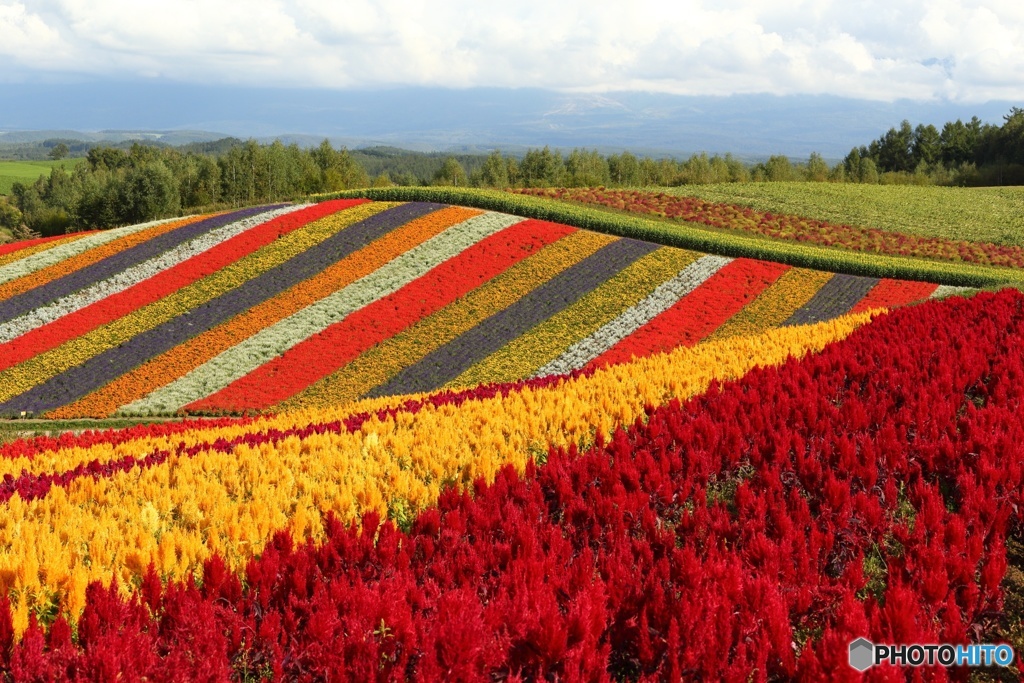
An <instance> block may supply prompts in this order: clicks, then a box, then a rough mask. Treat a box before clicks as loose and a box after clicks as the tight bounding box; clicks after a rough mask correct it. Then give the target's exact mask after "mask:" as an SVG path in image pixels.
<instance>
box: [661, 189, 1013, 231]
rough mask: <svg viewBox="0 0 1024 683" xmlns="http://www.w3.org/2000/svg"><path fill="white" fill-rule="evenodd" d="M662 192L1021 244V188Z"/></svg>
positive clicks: (862, 223) (870, 224)
mask: <svg viewBox="0 0 1024 683" xmlns="http://www.w3.org/2000/svg"><path fill="white" fill-rule="evenodd" d="M662 191H663V192H666V193H668V194H673V195H679V196H688V197H700V198H701V199H704V200H707V201H714V202H727V203H731V204H741V205H743V206H749V207H751V208H754V209H759V210H761V211H772V212H775V213H787V214H794V215H797V216H804V217H806V218H816V219H818V220H824V221H829V222H832V223H846V224H848V225H856V226H863V227H871V228H879V229H882V230H889V231H892V232H901V233H905V234H911V235H920V236H924V237H946V238H950V239H963V240H971V241H975V242H993V243H996V244H1013V245H1017V246H1024V187H935V186H927V187H920V186H914V185H860V184H854V183H723V184H718V185H686V186H683V187H672V188H662Z"/></svg>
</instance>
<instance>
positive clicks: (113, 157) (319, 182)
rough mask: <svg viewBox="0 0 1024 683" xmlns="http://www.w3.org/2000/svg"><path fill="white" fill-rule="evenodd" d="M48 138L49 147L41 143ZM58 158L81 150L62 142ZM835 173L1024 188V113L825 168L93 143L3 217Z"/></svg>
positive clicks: (1, 221) (814, 164) (901, 133)
mask: <svg viewBox="0 0 1024 683" xmlns="http://www.w3.org/2000/svg"><path fill="white" fill-rule="evenodd" d="M44 144H45V143H44ZM50 148H52V149H51V156H52V158H59V157H61V156H63V155H64V154H66V153H68V152H70V153H72V154H74V153H75V152H76V151H77V149H76V148H74V147H72V146H71V145H69V144H67V143H65V141H54V142H53V144H51V145H50ZM799 180H803V181H831V182H861V183H879V182H882V183H918V184H959V185H1001V184H1024V109H1020V108H1016V107H1014V108H1013V109H1012V110H1011V112H1010V113H1009V114H1008V115H1007V116H1005V117H1004V123H1003V124H1002V125H999V126H996V125H992V124H983V123H981V121H979V120H978V118H977V117H975V118H972V119H971V120H970V121H969V122H967V123H964V122H963V121H961V120H959V119H958V120H957V121H954V122H948V123H946V124H945V125H944V126H943V127H942V129H941V130H939V129H938V128H936V127H935V126H933V125H918V126H916V127H912V126H911V124H910V123H909V122H908V121H903V122H902V123H901V124H900V126H899V127H898V128H895V127H894V128H891V129H890V130H889V131H888V132H886V133H885V134H884V135H882V136H881V137H879V138H878V139H877V140H873V141H872V142H870V143H869V144H867V145H862V146H860V147H856V148H854V149H852V150H851V151H850V153H849V154H848V155H847V156H846V158H845V159H843V160H842V161H841V162H839V163H837V164H835V165H833V166H830V165H829V164H828V163H827V162H826V160H825V159H824V158H823V157H822V156H821V155H820V154H818V153H816V152H815V153H812V154H811V155H810V157H809V158H808V159H807V160H806V162H797V163H794V162H793V161H792V160H791V159H790V158H789V157H786V156H784V155H775V156H772V157H769V158H768V159H767V160H765V161H763V162H760V163H756V164H748V163H744V162H743V161H741V160H739V159H737V158H736V157H734V156H732V155H730V154H726V155H724V156H720V155H708V154H706V153H701V154H694V155H692V156H690V157H689V158H688V159H672V158H661V159H654V158H651V157H638V156H636V155H634V154H632V153H630V152H628V151H627V152H622V153H618V154H608V155H602V154H600V153H598V152H597V151H596V150H586V149H573V150H572V151H570V152H569V153H568V154H565V155H563V154H562V152H560V151H559V150H552V149H551V148H550V147H544V148H542V149H529V150H527V151H526V153H525V154H523V155H522V156H514V155H506V154H503V153H502V152H500V151H497V150H496V151H494V152H491V153H490V154H488V155H483V154H461V155H450V154H438V153H430V154H424V153H416V152H409V151H406V150H398V149H394V148H387V147H379V148H370V149H362V150H353V151H349V150H347V149H344V148H342V149H335V148H334V147H333V146H332V145H331V143H330V142H329V141H328V140H324V141H323V142H322V143H321V144H320V145H319V146H317V147H313V148H300V147H299V146H298V145H295V144H291V145H285V144H283V143H281V142H280V141H275V142H273V143H271V144H260V143H258V142H256V141H255V140H248V141H242V140H238V139H235V138H225V139H223V140H218V141H214V142H207V143H192V144H188V145H183V146H180V147H168V146H166V145H164V146H160V145H148V144H139V143H133V144H131V145H130V146H125V145H117V146H95V147H91V148H89V149H88V151H87V153H86V163H83V164H80V165H78V166H76V167H75V168H74V170H72V171H67V170H66V169H64V168H63V167H60V166H57V167H54V168H53V169H52V171H51V172H50V174H49V176H41V177H40V178H39V179H38V180H37V181H36V182H35V183H31V184H24V183H17V184H15V185H14V188H13V191H12V196H11V198H10V201H7V202H4V201H0V227H6V228H8V229H10V230H12V231H14V232H15V234H16V235H18V236H26V235H31V234H36V233H38V234H42V235H56V234H61V233H64V232H66V231H69V230H84V229H95V228H105V227H111V226H115V225H128V224H132V223H139V222H143V221H147V220H152V219H154V218H161V217H168V216H174V215H179V214H181V213H185V212H188V213H196V212H200V211H206V210H214V209H217V208H228V207H237V206H243V205H252V204H259V203H267V202H275V201H282V200H291V199H296V198H300V197H305V196H308V195H311V194H316V193H320V192H333V191H337V190H344V189H350V188H354V187H366V186H389V185H428V184H437V185H454V186H462V187H466V186H472V187H494V188H505V187H591V186H608V187H638V186H677V185H689V184H704V183H727V182H746V181H799Z"/></svg>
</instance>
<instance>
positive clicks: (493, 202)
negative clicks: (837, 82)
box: [314, 187, 1024, 287]
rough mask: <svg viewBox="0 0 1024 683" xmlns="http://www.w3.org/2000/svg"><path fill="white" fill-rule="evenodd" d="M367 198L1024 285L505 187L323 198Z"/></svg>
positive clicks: (713, 249) (812, 261)
mask: <svg viewBox="0 0 1024 683" xmlns="http://www.w3.org/2000/svg"><path fill="white" fill-rule="evenodd" d="M342 197H347V198H351V197H365V198H367V199H374V200H377V201H402V202H413V201H416V202H441V203H444V204H457V205H460V206H472V207H475V208H480V209H487V210H490V211H501V212H503V213H510V214H515V215H517V216H523V217H526V218H536V219H540V220H546V221H553V222H557V223H565V224H566V225H572V226H575V227H577V228H585V229H587V230H594V231H597V232H603V233H607V234H609V235H618V236H621V237H632V238H635V239H640V240H646V241H649V242H656V243H658V244H665V245H668V246H672V247H680V248H683V249H691V250H693V251H700V252H704V253H709V254H721V255H723V256H733V257H747V258H756V259H762V260H765V261H777V262H780V263H786V264H788V265H792V266H800V267H804V268H815V269H818V270H827V271H831V272H837V273H848V274H850V275H866V276H869V277H889V278H898V279H903V280H921V281H925V282H934V283H938V284H943V285H960V286H967V287H984V286H992V285H1002V284H1011V283H1024V271H1021V270H1017V269H1013V268H997V267H992V266H982V265H977V264H968V263H956V262H941V261H932V260H927V259H920V258H908V257H902V256H886V255H882V254H862V253H854V252H849V251H842V250H839V249H829V248H827V247H818V246H809V245H806V244H799V243H791V242H781V241H776V240H768V239H764V238H758V237H745V236H742V235H734V234H730V233H724V232H717V231H714V230H708V229H706V228H704V227H702V226H698V225H695V224H693V223H683V222H679V223H671V224H669V223H663V222H660V221H654V220H650V219H647V218H642V217H640V216H636V217H634V216H626V215H621V214H614V213H609V212H606V211H601V210H600V209H592V208H589V207H584V206H576V205H571V204H566V203H563V202H559V201H557V200H551V199H544V198H541V197H529V196H525V195H519V194H512V193H509V192H503V191H501V190H481V189H473V188H465V189H463V188H452V187H385V188H370V189H360V190H347V191H344V192H336V193H332V194H328V195H317V196H316V197H314V199H315V200H316V201H326V200H328V199H337V198H342Z"/></svg>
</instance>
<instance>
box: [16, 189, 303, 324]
mask: <svg viewBox="0 0 1024 683" xmlns="http://www.w3.org/2000/svg"><path fill="white" fill-rule="evenodd" d="M282 206H284V204H275V205H274V206H260V207H254V208H249V209H242V210H240V211H233V212H231V213H228V214H224V215H221V216H214V217H212V218H207V219H206V220H202V221H197V222H195V223H189V224H188V225H185V226H182V227H180V228H177V229H176V230H171V231H170V232H165V233H164V234H162V235H158V236H156V237H154V238H153V239H151V240H147V241H145V242H142V243H141V244H137V245H135V246H134V247H131V248H130V249H125V250H124V251H121V252H118V253H117V254H114V255H113V256H108V257H107V258H105V259H102V260H100V261H97V262H96V263H93V264H92V265H89V266H86V267H85V268H82V269H80V270H76V271H75V272H73V273H68V274H67V275H65V276H64V277H60V278H57V279H56V280H53V281H52V282H48V283H46V284H45V285H43V286H41V287H36V288H34V289H30V290H28V291H27V292H22V293H21V294H18V295H16V296H12V297H11V298H9V299H6V300H4V301H2V302H0V323H4V322H7V321H8V320H14V319H15V318H17V317H20V316H22V315H25V314H26V313H28V312H29V311H31V310H33V309H35V308H39V307H40V306H43V305H45V304H48V303H50V302H51V301H56V300H57V299H60V298H61V297H65V296H68V295H69V294H74V293H75V292H77V291H79V290H82V289H84V288H86V287H88V286H90V285H93V284H95V283H97V282H100V281H102V280H106V279H107V278H109V277H111V276H113V275H116V274H117V273H120V272H122V271H124V270H127V269H128V268H131V267H132V266H135V265H138V264H140V263H142V262H144V261H148V260H149V259H151V258H154V257H156V256H159V255H160V254H162V253H164V252H165V251H169V250H171V249H173V248H175V247H176V246H178V245H179V244H183V243H185V242H188V241H189V240H192V239H195V238H196V237H199V236H200V235H203V234H205V233H208V232H210V231H211V230H215V229H217V228H219V227H222V226H225V225H228V224H229V223H234V222H235V221H238V220H241V219H243V218H248V217H249V216H255V215H256V214H259V213H263V212H266V211H272V210H273V209H277V208H280V207H282Z"/></svg>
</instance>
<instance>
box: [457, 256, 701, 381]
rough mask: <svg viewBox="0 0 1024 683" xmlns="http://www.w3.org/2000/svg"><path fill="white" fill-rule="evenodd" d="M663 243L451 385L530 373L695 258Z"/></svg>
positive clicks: (639, 298)
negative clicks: (662, 245)
mask: <svg viewBox="0 0 1024 683" xmlns="http://www.w3.org/2000/svg"><path fill="white" fill-rule="evenodd" d="M699 256H700V255H699V254H696V253H694V252H689V251H684V250H682V249H674V248H671V247H663V248H661V249H657V250H655V251H653V252H651V253H650V254H648V255H647V256H644V257H643V258H641V259H639V260H638V261H637V262H636V263H633V264H632V265H630V266H629V267H627V268H624V269H623V270H622V271H621V272H620V273H618V274H617V275H616V276H615V277H613V278H610V279H609V280H608V281H607V282H605V283H603V284H602V285H601V286H600V287H598V288H597V289H595V290H594V291H592V292H590V293H589V294H587V295H586V296H584V297H582V298H581V299H580V300H579V301H577V302H576V303H574V304H573V305H572V306H569V307H568V308H566V309H565V310H563V311H561V312H560V313H558V314H556V315H554V316H552V317H551V318H549V319H548V320H546V321H544V322H543V323H541V324H540V325H538V326H537V327H535V328H533V329H532V330H530V331H529V332H528V333H526V334H524V335H522V336H520V337H518V338H516V339H515V340H513V341H511V342H509V343H508V344H506V345H505V346H504V347H502V348H501V349H500V350H498V351H497V352H496V353H494V354H491V355H490V356H488V357H487V358H485V359H484V360H482V361H480V362H479V363H477V364H476V365H474V366H472V367H470V368H468V369H467V370H466V371H465V372H463V373H462V374H461V375H459V376H458V377H456V378H455V379H454V380H452V381H451V382H450V383H449V386H453V387H456V386H475V385H477V384H480V383H482V382H512V381H515V380H517V379H519V378H521V377H529V376H531V375H532V374H533V373H534V372H535V371H536V370H537V369H538V368H540V367H541V366H543V365H544V364H545V363H548V362H549V361H551V360H553V359H555V358H557V357H558V356H559V355H560V354H561V353H562V352H563V351H565V350H566V349H567V348H569V346H571V345H572V344H574V343H576V342H578V341H579V340H580V339H583V338H584V337H587V336H588V335H590V334H592V333H593V332H595V331H596V330H598V329H600V328H601V327H603V326H604V325H605V324H606V323H609V322H611V321H612V320H614V319H615V318H616V317H618V316H619V314H621V313H622V312H623V311H625V310H626V309H628V308H631V307H632V306H635V305H636V304H637V303H639V302H640V301H641V300H642V299H644V297H646V296H647V295H649V294H650V293H651V292H652V291H654V289H655V288H656V287H657V286H658V285H660V284H661V283H662V282H664V281H665V280H667V279H668V278H671V277H673V276H674V275H675V274H676V273H678V272H679V271H680V270H682V269H683V268H685V267H686V266H688V265H689V264H691V263H693V262H694V261H695V260H697V258H698V257H699Z"/></svg>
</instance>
